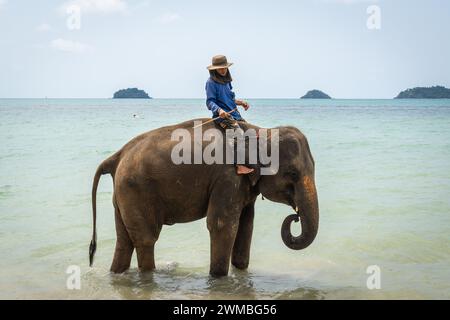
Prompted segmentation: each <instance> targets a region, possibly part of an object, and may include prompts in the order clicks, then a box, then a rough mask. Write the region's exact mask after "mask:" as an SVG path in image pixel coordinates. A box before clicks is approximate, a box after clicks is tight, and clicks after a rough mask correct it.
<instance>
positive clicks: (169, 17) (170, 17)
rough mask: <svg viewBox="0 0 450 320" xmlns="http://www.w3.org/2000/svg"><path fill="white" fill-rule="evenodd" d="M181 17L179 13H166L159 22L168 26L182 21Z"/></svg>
mask: <svg viewBox="0 0 450 320" xmlns="http://www.w3.org/2000/svg"><path fill="white" fill-rule="evenodd" d="M180 18H181V17H180V15H179V14H178V13H173V12H171V13H165V14H163V15H162V16H160V17H159V18H158V19H157V20H158V21H159V22H161V23H163V24H168V23H172V22H175V21H177V20H180Z"/></svg>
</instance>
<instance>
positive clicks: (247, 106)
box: [235, 100, 250, 111]
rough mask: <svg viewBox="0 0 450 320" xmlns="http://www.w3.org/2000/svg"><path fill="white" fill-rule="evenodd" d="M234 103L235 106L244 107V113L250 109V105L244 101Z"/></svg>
mask: <svg viewBox="0 0 450 320" xmlns="http://www.w3.org/2000/svg"><path fill="white" fill-rule="evenodd" d="M235 102H236V104H237V105H238V106H242V107H244V109H245V111H247V110H248V109H249V108H250V105H249V104H248V102H247V101H244V100H236V101H235Z"/></svg>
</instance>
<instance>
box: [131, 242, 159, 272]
mask: <svg viewBox="0 0 450 320" xmlns="http://www.w3.org/2000/svg"><path fill="white" fill-rule="evenodd" d="M154 249H155V247H154V245H152V246H146V247H139V248H136V253H137V259H138V267H139V270H140V271H143V272H145V271H152V270H155V254H154Z"/></svg>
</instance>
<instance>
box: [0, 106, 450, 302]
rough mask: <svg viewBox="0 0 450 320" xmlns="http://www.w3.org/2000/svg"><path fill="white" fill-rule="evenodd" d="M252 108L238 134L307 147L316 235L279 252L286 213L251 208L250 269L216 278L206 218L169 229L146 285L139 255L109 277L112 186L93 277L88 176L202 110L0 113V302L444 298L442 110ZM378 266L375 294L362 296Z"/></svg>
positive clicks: (447, 117) (445, 114)
mask: <svg viewBox="0 0 450 320" xmlns="http://www.w3.org/2000/svg"><path fill="white" fill-rule="evenodd" d="M249 101H250V104H251V109H250V110H249V111H248V112H244V111H243V112H242V114H243V117H244V118H245V119H246V120H247V121H249V122H251V123H254V124H257V125H260V126H263V127H275V126H280V125H293V126H296V127H298V128H300V129H301V130H302V131H303V133H304V134H305V135H306V136H307V137H308V140H309V143H310V147H311V151H312V153H313V156H314V158H315V162H316V184H317V190H318V195H319V206H320V226H319V233H318V236H317V238H316V240H315V241H314V243H313V244H312V245H311V246H310V247H308V248H307V249H305V250H302V251H292V250H290V249H288V248H287V247H285V246H284V244H283V243H282V241H281V236H280V227H281V223H282V221H283V219H284V218H285V217H286V216H287V215H288V214H292V213H293V212H292V209H291V208H289V207H288V206H285V205H281V204H276V203H272V202H270V201H268V200H264V201H263V200H261V197H259V199H258V200H257V203H256V216H255V227H254V234H253V241H252V248H251V260H250V266H249V268H248V270H247V271H241V270H237V269H234V268H233V267H231V268H230V275H229V276H228V277H224V278H219V279H214V278H211V277H209V275H208V271H209V235H208V231H207V228H206V221H205V219H202V220H199V221H196V222H193V223H187V224H178V225H174V226H170V227H168V226H164V227H163V230H162V232H161V236H160V239H159V241H158V242H157V245H156V267H157V269H156V271H155V272H153V273H149V274H141V273H139V272H138V270H137V267H136V259H135V256H134V258H133V262H132V267H131V269H130V270H129V271H128V272H126V273H125V274H122V275H113V274H110V273H109V267H110V264H111V261H112V256H113V252H114V245H115V238H116V237H115V229H114V216H113V206H112V201H111V198H112V181H111V177H110V176H109V175H108V176H103V177H102V179H101V182H100V186H99V192H98V195H97V199H98V200H97V201H98V202H97V208H98V220H97V221H98V249H97V254H96V260H95V264H94V266H93V268H90V267H89V266H88V245H89V242H90V238H91V232H92V212H91V195H90V192H91V187H92V178H93V175H94V173H95V170H96V168H97V166H98V165H99V164H100V163H101V161H102V160H104V159H105V158H107V157H108V156H110V155H111V154H113V153H114V152H115V151H117V150H118V149H120V148H121V147H122V146H123V145H124V144H125V143H126V142H128V141H129V140H130V139H131V138H133V137H134V136H136V135H138V134H140V133H143V132H146V131H148V130H151V129H155V128H158V127H160V126H164V125H169V124H175V123H178V122H182V121H185V120H188V119H191V118H197V117H209V113H208V110H207V109H206V107H205V103H204V100H202V99H192V100H170V99H154V100H109V99H99V100H56V99H55V100H52V99H40V100H26V99H24V100H6V99H3V100H0V120H1V121H0V136H1V144H0V254H1V259H0V298H20V299H29V298H37V299H56V298H62V299H90V298H94V299H102V298H113V299H169V298H178V299H191V298H200V299H232V298H237V299H255V298H268V299H342V298H343V299H347V298H352V299H380V298H399V299H414V298H424V299H436V298H447V299H449V298H450V285H449V284H450V271H449V270H450V268H449V267H450V242H449V238H450V100H257V99H255V100H251V99H250V100H249ZM70 266H75V268H79V269H78V270H79V271H80V281H79V284H80V288H79V289H76V288H75V289H74V288H73V286H70V283H69V285H68V282H70V279H69V278H70V277H71V276H73V274H70V272H71V270H76V269H70V268H69V267H70ZM373 266H375V270H379V273H378V272H377V275H376V276H377V279H378V280H377V281H378V286H377V287H379V289H377V288H373V287H371V286H370V285H369V286H368V285H367V283H368V278H369V277H371V276H374V274H372V273H371V270H374V269H373V268H374V267H373ZM68 268H69V269H68ZM68 271H69V274H68V273H67V272H68ZM368 271H369V273H367V272H368ZM75 275H76V274H75ZM68 279H69V280H68ZM369 282H370V281H369ZM70 289H74V290H70Z"/></svg>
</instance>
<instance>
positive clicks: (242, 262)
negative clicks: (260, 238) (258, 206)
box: [231, 202, 255, 269]
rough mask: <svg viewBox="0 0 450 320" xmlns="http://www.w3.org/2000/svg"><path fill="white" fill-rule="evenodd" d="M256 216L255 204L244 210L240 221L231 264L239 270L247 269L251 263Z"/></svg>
mask: <svg viewBox="0 0 450 320" xmlns="http://www.w3.org/2000/svg"><path fill="white" fill-rule="evenodd" d="M254 216H255V202H252V203H251V204H249V205H248V206H246V207H245V208H244V209H243V210H242V214H241V217H240V219H239V229H238V232H237V235H236V240H235V241H234V246H233V255H232V259H231V263H232V264H233V265H234V266H235V267H236V268H238V269H247V268H248V264H249V261H250V244H251V242H252V234H253V218H254Z"/></svg>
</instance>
